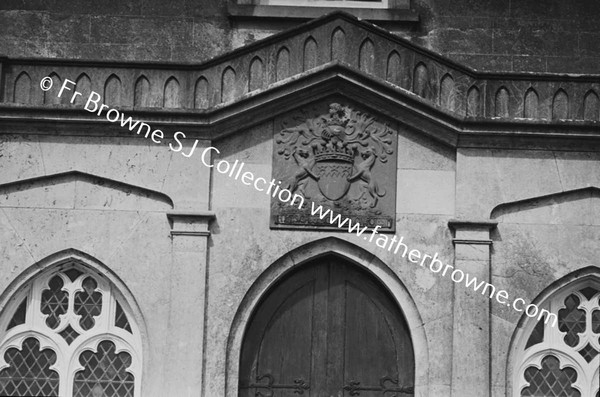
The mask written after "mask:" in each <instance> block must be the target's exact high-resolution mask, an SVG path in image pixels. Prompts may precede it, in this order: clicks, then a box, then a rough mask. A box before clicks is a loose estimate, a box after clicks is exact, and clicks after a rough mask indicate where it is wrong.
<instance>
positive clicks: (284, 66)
mask: <svg viewBox="0 0 600 397" xmlns="http://www.w3.org/2000/svg"><path fill="white" fill-rule="evenodd" d="M275 73H276V78H277V81H281V80H283V79H287V78H288V77H290V75H291V69H290V50H288V49H287V47H281V48H280V49H279V51H278V52H277V61H276V72H275Z"/></svg>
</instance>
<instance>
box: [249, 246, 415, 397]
mask: <svg viewBox="0 0 600 397" xmlns="http://www.w3.org/2000/svg"><path fill="white" fill-rule="evenodd" d="M414 382H415V356H414V351H413V344H412V339H411V335H410V331H409V329H408V325H407V323H406V321H405V319H404V316H403V314H402V312H401V310H400V308H399V307H398V305H397V304H396V303H395V301H394V300H393V298H392V297H391V296H390V295H389V294H388V293H387V291H386V288H385V287H384V286H383V285H381V284H380V283H379V282H378V281H377V280H376V279H374V278H373V277H372V276H371V275H370V274H368V273H366V272H364V271H362V270H359V269H357V268H356V267H355V266H353V265H351V264H348V263H345V262H344V261H342V260H341V259H339V258H337V257H334V256H326V257H323V258H319V259H318V260H316V261H315V262H313V263H311V264H307V265H303V266H302V267H301V268H300V269H298V270H296V271H293V272H291V273H290V274H288V275H287V276H286V277H284V279H283V280H281V281H280V282H279V283H278V284H277V285H276V286H275V287H274V288H273V289H272V290H271V291H270V292H268V293H267V294H266V296H265V297H264V299H263V300H262V302H261V303H260V304H259V305H258V308H257V310H256V311H255V313H254V315H253V317H252V319H251V320H250V322H249V325H248V328H247V330H246V333H245V336H244V342H243V344H242V355H241V361H240V379H239V396H240V397H254V396H273V397H276V396H279V397H283V396H296V395H304V396H327V397H329V396H362V397H377V396H383V395H385V396H392V395H397V396H412V395H414V386H415V384H414Z"/></svg>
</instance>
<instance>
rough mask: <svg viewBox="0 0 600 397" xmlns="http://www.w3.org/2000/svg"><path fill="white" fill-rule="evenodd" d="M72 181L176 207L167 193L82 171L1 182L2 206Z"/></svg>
mask: <svg viewBox="0 0 600 397" xmlns="http://www.w3.org/2000/svg"><path fill="white" fill-rule="evenodd" d="M71 183H85V184H88V185H90V186H93V187H96V188H99V189H102V190H106V191H113V192H120V193H122V194H123V195H124V196H125V197H127V196H131V195H133V196H135V197H137V198H139V199H140V200H146V201H147V202H148V203H151V205H152V208H153V209H155V210H161V209H163V210H164V209H172V208H174V203H173V199H172V198H171V197H170V196H168V195H167V194H165V193H162V192H159V191H156V190H152V189H147V188H145V187H142V186H138V185H132V184H129V183H126V182H121V181H119V180H115V179H109V178H105V177H103V176H100V175H96V174H90V173H87V172H82V171H66V172H59V173H55V174H49V175H40V176H35V177H32V178H28V179H23V180H19V181H13V182H8V183H3V184H0V196H2V195H6V197H7V198H4V199H2V198H0V207H1V206H3V205H4V204H6V203H7V202H9V201H10V196H11V195H17V194H19V193H22V192H24V191H27V190H31V189H39V188H52V187H53V186H57V185H60V184H71ZM73 199H74V200H75V199H76V197H75V196H74V197H73Z"/></svg>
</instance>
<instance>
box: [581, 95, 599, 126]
mask: <svg viewBox="0 0 600 397" xmlns="http://www.w3.org/2000/svg"><path fill="white" fill-rule="evenodd" d="M599 112H600V101H599V100H598V94H596V92H595V91H594V90H589V91H588V92H587V93H586V94H585V96H584V97H583V119H584V120H590V121H598V117H599V116H600V114H599Z"/></svg>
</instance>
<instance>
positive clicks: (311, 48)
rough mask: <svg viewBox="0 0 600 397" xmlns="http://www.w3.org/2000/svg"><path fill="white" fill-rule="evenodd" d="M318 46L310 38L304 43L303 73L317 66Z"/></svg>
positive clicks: (312, 38)
mask: <svg viewBox="0 0 600 397" xmlns="http://www.w3.org/2000/svg"><path fill="white" fill-rule="evenodd" d="M318 52H319V45H318V44H317V41H316V40H315V39H314V37H312V36H310V37H309V38H307V39H306V41H305V42H304V56H303V61H302V65H303V69H302V70H303V71H307V70H310V69H314V68H316V67H317V65H318V64H319V55H318Z"/></svg>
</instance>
